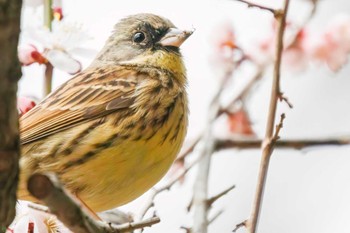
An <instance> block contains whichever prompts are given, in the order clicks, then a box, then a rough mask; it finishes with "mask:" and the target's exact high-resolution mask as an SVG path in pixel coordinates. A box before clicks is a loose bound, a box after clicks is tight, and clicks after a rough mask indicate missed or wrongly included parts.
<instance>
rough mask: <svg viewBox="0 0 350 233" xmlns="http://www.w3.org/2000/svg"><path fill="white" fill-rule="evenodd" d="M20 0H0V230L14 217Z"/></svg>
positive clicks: (17, 134) (19, 70) (16, 177)
mask: <svg viewBox="0 0 350 233" xmlns="http://www.w3.org/2000/svg"><path fill="white" fill-rule="evenodd" d="M21 7H22V4H21V1H20V0H3V1H0V51H1V56H0V64H1V65H0V106H1V108H0V232H5V231H6V228H7V226H8V225H9V224H10V223H11V222H12V220H13V218H14V216H15V205H16V199H17V198H16V191H17V183H18V169H19V168H18V167H19V166H18V159H19V153H20V150H19V130H18V112H17V107H16V105H17V101H16V94H17V81H18V79H19V78H20V77H21V68H20V64H19V61H18V58H17V46H18V37H19V32H20V14H21Z"/></svg>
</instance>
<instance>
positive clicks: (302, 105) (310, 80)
mask: <svg viewBox="0 0 350 233" xmlns="http://www.w3.org/2000/svg"><path fill="white" fill-rule="evenodd" d="M257 2H258V1H257ZM260 2H261V3H262V4H267V5H271V6H278V5H276V3H277V4H278V3H281V2H282V1H278V0H275V1H273V0H266V1H260ZM41 10H42V9H41V8H38V9H36V10H32V9H30V10H28V9H27V10H26V11H25V16H24V17H25V18H24V19H27V20H29V19H30V17H29V15H31V14H33V12H34V13H35V12H37V14H39V13H41ZM63 10H64V13H65V17H66V19H68V20H70V21H77V22H81V23H82V24H83V25H84V27H85V28H86V29H87V30H88V31H89V32H90V34H91V36H93V37H94V39H93V40H91V41H90V42H89V43H87V44H86V46H87V47H89V48H93V49H96V50H97V51H98V50H99V49H100V48H101V47H102V45H103V43H104V41H105V40H106V39H107V37H108V36H109V33H110V31H111V30H112V27H113V25H114V24H115V23H116V22H117V21H118V20H119V19H120V18H122V17H125V16H126V15H129V14H133V13H140V12H151V13H156V14H160V15H163V16H165V17H167V18H169V19H170V20H172V21H173V22H174V23H175V25H177V26H178V27H179V28H192V27H194V28H196V31H195V33H194V34H193V35H192V36H191V38H189V39H188V41H186V42H185V43H184V44H183V46H182V52H183V55H184V59H185V62H186V66H187V69H188V79H189V88H188V92H189V96H190V110H191V115H190V128H189V137H191V136H192V137H193V136H194V135H196V133H197V132H199V131H200V130H201V129H202V128H203V127H204V122H205V113H206V111H207V109H206V107H207V105H208V100H209V99H210V98H211V93H213V91H214V90H215V88H216V86H217V82H218V79H217V77H215V73H214V72H213V71H212V67H211V66H209V59H210V56H211V47H210V46H211V44H210V41H211V40H210V38H212V37H213V36H214V35H215V27H216V26H217V25H218V23H219V22H223V21H225V20H230V21H232V23H233V25H234V27H235V29H236V35H237V38H238V40H239V42H240V44H244V45H246V46H247V45H249V44H250V43H254V42H253V41H254V39H258V38H259V36H262V35H266V34H267V33H268V32H269V30H270V23H271V21H270V19H271V16H270V15H269V14H268V13H265V12H262V11H260V10H257V9H247V8H246V7H245V5H242V4H239V3H236V2H233V1H229V0H227V1H226V0H217V1H214V0H212V1H208V0H205V1H204V0H202V1H199V0H198V1H186V0H180V1H151V0H140V1H136V0H134V1H113V0H99V1H93V0H91V1H84V0H74V1H63ZM307 10H308V8H307V4H303V3H302V1H301V0H300V1H297V0H292V1H291V14H290V17H291V18H293V19H295V20H297V21H302V17H303V16H305V14H306V13H307ZM344 12H345V13H349V14H350V2H349V1H348V0H323V1H321V4H320V5H319V9H318V13H317V15H316V17H315V18H314V20H313V21H312V22H311V27H312V28H313V29H314V30H317V29H322V28H323V27H324V25H325V24H326V23H327V22H328V21H329V20H330V19H331V18H332V17H333V16H334V15H336V14H338V13H344ZM33 21H34V20H33ZM25 23H26V24H29V23H30V21H26V22H25ZM91 59H93V56H90V57H85V58H83V59H80V58H79V60H81V61H82V62H83V65H84V66H85V67H86V66H87V65H88V64H89V62H90V61H91ZM23 72H24V76H23V78H22V79H21V81H20V87H19V93H20V95H36V96H38V95H40V94H41V92H42V78H43V77H42V74H43V67H42V66H38V65H32V66H30V67H26V68H24V69H23ZM237 72H241V73H242V76H241V77H244V76H246V75H247V73H249V72H251V71H249V70H248V71H246V70H243V71H237ZM349 72H350V66H349V65H348V66H346V67H345V68H344V69H342V70H341V71H340V72H339V73H337V74H332V73H331V72H330V71H329V70H328V69H327V68H326V67H325V66H321V67H319V66H314V67H312V68H311V69H309V70H308V71H307V72H305V73H302V74H292V73H288V72H283V76H282V90H283V92H284V93H285V94H286V95H287V96H288V98H289V99H290V100H291V101H292V103H293V104H294V106H295V108H294V109H292V110H288V109H287V108H286V107H284V106H283V105H282V107H281V108H279V110H278V112H279V113H281V112H282V111H283V112H286V114H287V118H286V120H285V124H284V128H283V130H282V133H281V137H282V138H306V137H307V138H322V137H330V136H341V135H350V111H349V102H350V92H349V87H350V77H349V76H350V75H349ZM269 77H270V73H267V76H266V78H265V79H264V81H263V82H262V83H261V85H260V86H259V87H257V88H256V94H254V95H253V96H252V97H251V100H250V102H249V106H248V110H249V112H250V113H251V117H252V121H253V123H254V129H255V130H256V132H257V134H258V135H259V136H262V135H263V134H264V130H265V123H266V115H267V109H268V99H269V88H270V79H269ZM67 78H69V75H66V74H65V73H63V72H59V71H57V70H55V73H54V86H57V85H59V84H60V83H62V82H64V81H65V80H67ZM238 79H239V77H238ZM241 79H242V78H241ZM259 156H260V152H259V151H258V150H243V151H237V150H233V151H227V152H221V153H218V154H217V155H215V156H214V159H213V166H212V170H211V178H210V193H211V194H216V193H218V192H220V191H222V190H223V189H225V188H226V187H228V186H230V185H232V184H236V189H235V190H233V191H232V192H230V193H229V194H228V195H226V196H225V197H224V198H222V200H220V201H218V202H217V203H216V204H215V206H214V209H213V212H212V213H215V212H216V211H219V210H220V209H223V208H224V210H225V212H224V214H223V215H222V216H220V217H219V218H218V219H217V220H216V221H215V222H214V223H213V224H212V225H211V226H210V232H212V233H219V232H220V233H221V232H231V231H232V229H233V228H234V226H235V224H237V223H239V222H241V221H242V220H244V219H246V218H247V217H248V215H249V212H250V206H251V202H252V199H253V193H254V190H255V182H256V176H257V171H258V165H259V160H260V157H259ZM349 167H350V147H349V146H344V147H322V148H312V149H307V150H304V151H295V150H277V151H275V153H274V155H273V157H272V159H271V166H270V170H269V175H268V180H267V187H266V191H265V195H264V205H263V208H262V212H261V218H260V224H259V232H262V233H265V232H268V233H281V232H283V233H304V232H308V233H313V232H315V233H316V232H317V233H329V232H333V233H348V232H350V221H349V216H350V169H349ZM194 172H195V170H194V171H192V172H191V173H190V175H189V179H187V180H186V182H185V183H184V184H183V185H182V186H181V187H178V186H176V188H175V189H174V190H173V191H171V192H166V193H163V194H161V195H160V196H158V198H157V199H156V210H157V213H158V214H159V215H160V217H161V219H162V222H161V223H160V224H158V225H156V226H154V227H152V228H151V229H147V230H146V231H145V232H154V233H164V232H169V233H172V232H174V233H175V232H183V230H180V229H179V226H182V225H185V226H190V225H191V216H192V215H191V214H187V213H186V211H185V208H186V206H187V204H188V202H189V201H190V198H191V193H192V186H193V183H192V181H193V175H194ZM143 201H144V199H142V198H141V199H138V200H137V201H136V202H134V203H131V204H130V205H127V206H125V207H123V209H124V210H127V211H134V212H135V211H136V212H137V210H139V209H140V206H142V203H143ZM240 232H244V230H242V231H240Z"/></svg>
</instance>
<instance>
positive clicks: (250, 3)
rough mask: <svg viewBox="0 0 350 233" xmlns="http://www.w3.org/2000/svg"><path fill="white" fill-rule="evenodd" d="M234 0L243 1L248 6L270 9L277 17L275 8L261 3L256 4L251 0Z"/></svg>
mask: <svg viewBox="0 0 350 233" xmlns="http://www.w3.org/2000/svg"><path fill="white" fill-rule="evenodd" d="M234 1H237V2H242V3H244V4H247V6H248V8H259V9H261V10H264V11H269V12H271V13H272V14H273V15H274V16H275V17H276V14H277V11H276V10H275V9H273V8H270V7H266V6H262V5H259V4H256V3H252V2H249V1H246V0H234Z"/></svg>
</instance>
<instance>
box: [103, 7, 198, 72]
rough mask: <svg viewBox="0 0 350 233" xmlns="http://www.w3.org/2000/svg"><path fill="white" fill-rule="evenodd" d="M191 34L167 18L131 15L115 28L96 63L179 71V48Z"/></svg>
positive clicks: (150, 15) (151, 15)
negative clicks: (148, 66)
mask: <svg viewBox="0 0 350 233" xmlns="http://www.w3.org/2000/svg"><path fill="white" fill-rule="evenodd" d="M192 33H193V31H186V30H180V29H177V28H176V27H175V25H174V24H173V23H172V22H170V21H169V20H168V19H165V18H163V17H160V16H157V15H153V14H136V15H132V16H129V17H127V18H124V19H122V20H121V21H120V22H119V23H117V24H116V25H115V27H114V31H113V33H112V35H111V36H110V37H109V39H108V40H107V43H106V45H105V47H104V48H103V49H102V51H101V52H100V54H99V55H98V56H97V59H96V60H97V62H99V63H101V62H102V63H108V64H111V63H112V64H113V63H115V64H116V63H135V64H143V65H150V66H155V67H160V68H163V69H169V70H174V69H175V70H178V69H179V65H181V66H182V61H181V55H180V51H179V47H180V45H181V44H182V43H183V42H184V41H185V40H186V39H187V38H188V37H189V36H190V35H191V34H192ZM177 63H181V64H177Z"/></svg>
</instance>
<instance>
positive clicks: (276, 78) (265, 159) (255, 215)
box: [246, 0, 289, 233]
mask: <svg viewBox="0 0 350 233" xmlns="http://www.w3.org/2000/svg"><path fill="white" fill-rule="evenodd" d="M288 6H289V0H285V1H284V8H283V11H281V12H282V14H281V15H278V17H276V19H277V21H278V30H277V39H276V53H275V59H276V60H275V66H274V75H273V82H272V91H271V98H270V107H269V113H268V119H267V126H266V133H265V139H264V143H263V148H262V157H261V162H260V168H259V175H258V182H257V187H256V193H255V197H254V201H253V206H252V211H251V215H250V218H249V219H248V221H247V224H246V227H247V229H248V232H249V233H255V232H256V228H257V224H258V219H259V215H260V208H261V204H262V199H263V192H264V188H265V183H266V177H267V172H268V167H269V161H270V157H271V154H272V152H273V149H274V144H273V141H274V140H273V137H274V127H275V116H276V108H277V101H278V96H279V95H280V93H281V91H280V69H281V61H282V51H283V37H284V30H285V25H286V16H287V12H288ZM275 136H276V135H275ZM276 137H278V135H277V136H276Z"/></svg>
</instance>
